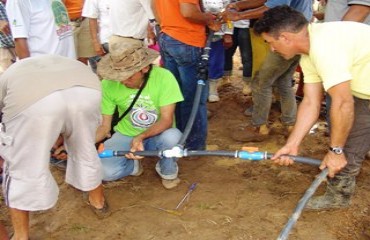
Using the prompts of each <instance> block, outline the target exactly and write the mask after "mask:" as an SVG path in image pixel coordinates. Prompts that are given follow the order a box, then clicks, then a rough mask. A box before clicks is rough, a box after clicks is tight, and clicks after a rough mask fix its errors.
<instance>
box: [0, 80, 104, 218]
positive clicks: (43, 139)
mask: <svg viewBox="0 0 370 240" xmlns="http://www.w3.org/2000/svg"><path fill="white" fill-rule="evenodd" d="M100 101H101V93H100V92H99V91H97V90H95V89H91V88H85V87H79V86H76V87H73V88H68V89H65V90H60V91H55V92H53V93H52V94H50V95H48V96H46V97H44V98H42V99H41V100H39V101H37V102H36V103H34V104H32V105H31V106H30V107H28V108H27V109H26V110H24V111H23V112H21V113H20V114H18V115H17V116H16V117H14V118H13V119H11V120H10V121H8V122H6V123H4V124H5V126H6V133H5V134H6V135H7V136H10V137H12V138H13V141H12V144H10V145H7V146H3V145H1V144H0V155H1V157H3V158H4V160H5V165H4V179H3V191H4V198H5V202H6V204H7V205H8V206H9V207H11V208H17V209H20V210H25V211H38V210H45V209H49V208H51V207H53V206H54V205H55V203H56V201H57V199H58V194H59V189H58V186H57V184H56V182H55V180H54V178H53V176H52V174H51V172H50V169H49V159H50V149H51V147H52V146H53V144H54V143H55V141H56V139H57V138H58V136H59V134H62V135H63V137H64V140H65V146H66V149H67V151H68V160H67V161H68V164H67V169H66V182H67V183H69V184H71V185H72V186H74V187H76V188H78V189H81V190H83V191H90V190H93V189H95V188H96V187H97V186H99V185H100V184H101V182H102V171H101V162H100V159H99V157H98V154H97V151H96V149H95V134H96V129H97V127H98V126H99V124H100V121H101V113H100Z"/></svg>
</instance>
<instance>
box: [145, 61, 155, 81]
mask: <svg viewBox="0 0 370 240" xmlns="http://www.w3.org/2000/svg"><path fill="white" fill-rule="evenodd" d="M148 67H149V70H148V71H147V72H146V73H144V81H148V79H149V76H150V73H151V72H152V69H153V64H152V63H151V64H149V65H148Z"/></svg>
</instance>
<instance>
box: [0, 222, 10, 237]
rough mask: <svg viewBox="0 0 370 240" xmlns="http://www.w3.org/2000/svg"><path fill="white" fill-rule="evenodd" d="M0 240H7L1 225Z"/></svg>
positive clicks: (6, 234)
mask: <svg viewBox="0 0 370 240" xmlns="http://www.w3.org/2000/svg"><path fill="white" fill-rule="evenodd" d="M0 239H1V240H8V239H9V238H8V233H7V232H6V229H5V227H4V225H3V224H1V223H0Z"/></svg>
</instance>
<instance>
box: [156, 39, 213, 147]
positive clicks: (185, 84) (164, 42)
mask: <svg viewBox="0 0 370 240" xmlns="http://www.w3.org/2000/svg"><path fill="white" fill-rule="evenodd" d="M159 46H160V49H161V50H160V51H161V57H162V59H163V62H164V67H165V68H167V69H168V70H170V71H171V72H172V74H173V75H174V76H175V77H176V79H177V81H178V83H179V85H180V88H181V91H182V94H183V96H184V101H183V102H180V103H177V105H176V111H175V115H176V126H177V128H178V129H179V130H180V131H181V132H184V129H185V127H186V124H187V122H188V119H189V116H190V113H191V109H192V107H193V101H194V96H195V92H196V88H197V81H198V79H197V65H198V63H199V60H200V56H201V53H202V49H201V48H199V47H194V46H190V45H187V44H184V43H182V42H180V41H178V40H176V39H174V38H172V37H170V36H168V35H167V34H165V33H161V34H160V35H159ZM203 80H206V79H203ZM205 82H207V81H205ZM207 97H208V86H206V87H205V88H203V91H202V95H201V99H200V103H199V109H198V112H197V115H196V118H195V121H194V125H193V127H192V129H191V132H190V134H189V137H188V139H187V140H186V145H185V146H186V148H188V149H198V150H199V149H205V147H206V139H207V127H208V123H207Z"/></svg>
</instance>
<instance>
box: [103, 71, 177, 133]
mask: <svg viewBox="0 0 370 240" xmlns="http://www.w3.org/2000/svg"><path fill="white" fill-rule="evenodd" d="M102 89H103V100H102V106H101V107H102V114H103V115H113V113H114V111H115V108H116V106H118V112H119V114H120V115H121V114H122V113H123V112H125V110H126V109H127V108H128V107H129V106H130V105H131V103H132V100H133V99H134V97H135V95H136V93H137V92H138V91H139V89H132V88H127V87H126V86H125V85H123V84H122V83H120V82H117V81H111V80H103V81H102ZM181 101H183V96H182V94H181V91H180V87H179V85H178V83H177V81H176V79H175V77H174V76H173V75H172V73H171V72H170V71H168V70H166V69H164V68H160V67H153V69H152V71H151V73H150V77H149V79H148V82H147V84H146V86H145V88H144V89H143V91H142V92H141V94H140V96H139V98H138V99H137V101H136V102H135V105H134V106H133V108H132V109H131V111H130V112H129V113H128V114H127V115H126V116H125V117H124V118H123V119H122V120H121V121H120V122H119V123H118V124H117V125H116V126H115V127H114V130H115V131H118V132H120V133H122V134H124V135H126V136H137V135H139V134H140V133H142V132H144V131H145V130H146V129H148V128H149V127H150V126H152V125H153V124H154V123H156V122H157V121H158V120H159V119H160V117H161V115H160V108H161V107H163V106H167V105H170V104H174V103H177V102H181Z"/></svg>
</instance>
